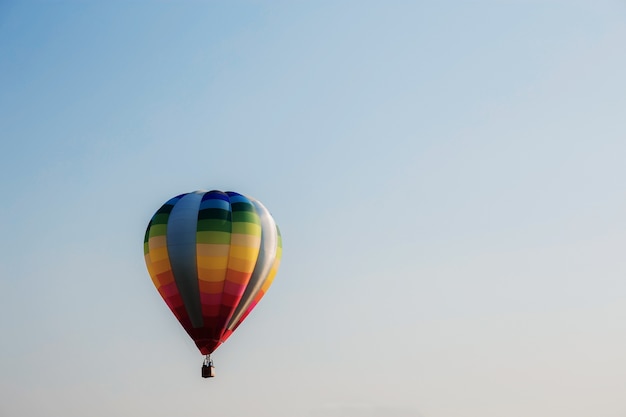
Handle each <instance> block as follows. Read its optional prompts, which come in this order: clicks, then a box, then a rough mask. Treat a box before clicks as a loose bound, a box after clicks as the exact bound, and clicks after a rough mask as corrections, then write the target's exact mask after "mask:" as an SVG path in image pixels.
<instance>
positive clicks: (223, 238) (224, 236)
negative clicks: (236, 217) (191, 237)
mask: <svg viewBox="0 0 626 417" xmlns="http://www.w3.org/2000/svg"><path fill="white" fill-rule="evenodd" d="M196 243H209V244H214V245H229V244H230V233H226V232H198V233H197V234H196Z"/></svg>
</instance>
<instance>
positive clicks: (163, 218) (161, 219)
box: [152, 213, 170, 224]
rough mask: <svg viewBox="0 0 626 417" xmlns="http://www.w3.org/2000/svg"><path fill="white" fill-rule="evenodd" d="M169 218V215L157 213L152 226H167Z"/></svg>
mask: <svg viewBox="0 0 626 417" xmlns="http://www.w3.org/2000/svg"><path fill="white" fill-rule="evenodd" d="M169 218H170V214H169V213H157V214H155V215H154V216H153V217H152V224H167V219H169Z"/></svg>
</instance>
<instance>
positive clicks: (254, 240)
mask: <svg viewBox="0 0 626 417" xmlns="http://www.w3.org/2000/svg"><path fill="white" fill-rule="evenodd" d="M227 194H228V196H229V197H230V206H231V210H232V211H231V215H232V236H231V243H230V252H229V254H228V270H227V271H226V280H225V281H224V290H223V291H222V299H221V306H220V314H219V319H218V328H220V329H221V330H222V331H224V330H226V325H227V324H228V322H229V320H230V318H231V317H232V315H233V313H234V312H235V309H236V308H237V305H238V304H239V301H240V300H241V297H242V296H243V293H244V291H245V289H246V286H247V285H248V282H249V281H250V277H251V276H252V271H254V265H255V264H256V260H257V258H258V256H259V247H260V245H261V222H260V220H259V215H258V214H257V213H256V210H255V208H254V205H252V203H251V202H250V200H248V198H247V197H245V196H243V195H241V194H238V193H234V192H227Z"/></svg>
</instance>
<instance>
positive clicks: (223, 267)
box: [144, 190, 282, 355]
mask: <svg viewBox="0 0 626 417" xmlns="http://www.w3.org/2000/svg"><path fill="white" fill-rule="evenodd" d="M281 254H282V241H281V236H280V231H279V230H278V226H277V225H276V223H275V221H274V219H273V218H272V216H271V215H270V213H269V212H268V211H267V209H266V208H265V207H264V206H263V205H262V204H261V203H260V202H259V201H257V200H255V199H253V198H250V197H246V196H244V195H241V194H238V193H235V192H231V191H227V192H222V191H215V190H214V191H195V192H191V193H186V194H181V195H179V196H176V197H174V198H172V199H170V200H169V201H167V202H166V203H165V204H164V205H163V206H162V207H161V208H160V209H159V210H158V211H157V212H156V213H155V214H154V216H153V217H152V220H150V223H149V224H148V229H147V230H146V235H145V239H144V255H145V259H146V266H147V267H148V272H149V273H150V276H151V277H152V282H153V283H154V285H155V287H156V288H157V290H158V291H159V294H161V297H163V300H165V302H166V303H167V305H168V307H169V308H170V310H172V312H173V313H174V315H175V316H176V318H177V319H178V321H179V322H180V323H181V325H182V326H183V327H184V329H185V330H186V331H187V333H188V334H189V336H191V338H192V339H193V340H194V342H195V343H196V346H197V347H198V349H199V350H200V352H201V353H202V354H203V355H207V354H210V353H212V352H213V351H214V350H215V349H217V347H218V346H219V345H221V344H222V343H223V342H224V341H225V340H226V339H227V338H228V337H229V336H230V335H231V334H232V332H233V331H234V330H235V329H236V328H237V327H238V326H239V325H240V324H241V322H242V321H243V320H244V319H245V318H246V317H247V316H248V314H249V313H250V311H252V309H254V307H255V306H256V305H257V303H258V302H259V300H260V299H261V298H262V297H263V296H264V295H265V293H266V291H267V289H268V288H269V287H270V285H271V284H272V281H273V280H274V276H275V275H276V271H277V270H278V266H279V264H280V258H281Z"/></svg>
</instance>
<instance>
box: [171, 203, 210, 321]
mask: <svg viewBox="0 0 626 417" xmlns="http://www.w3.org/2000/svg"><path fill="white" fill-rule="evenodd" d="M203 194H204V192H199V191H198V192H194V193H189V194H187V195H186V196H184V197H183V198H181V199H180V200H179V201H178V202H177V203H176V205H175V206H174V208H173V209H172V212H171V213H170V216H169V220H168V222H167V250H168V252H169V257H170V263H171V264H172V272H173V274H174V280H175V281H176V286H177V287H178V292H179V293H180V296H181V298H182V301H183V304H184V305H185V309H186V310H187V314H188V315H189V319H190V320H191V325H192V326H193V327H194V328H199V327H202V325H203V321H202V307H201V305H200V291H199V289H198V272H197V268H196V229H197V225H198V209H199V207H200V202H201V201H202V196H203Z"/></svg>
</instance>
